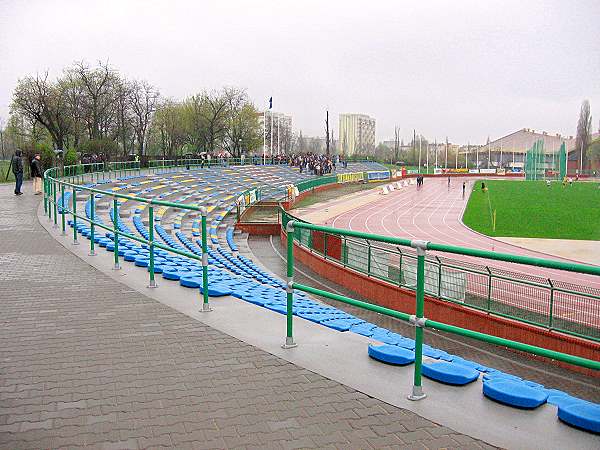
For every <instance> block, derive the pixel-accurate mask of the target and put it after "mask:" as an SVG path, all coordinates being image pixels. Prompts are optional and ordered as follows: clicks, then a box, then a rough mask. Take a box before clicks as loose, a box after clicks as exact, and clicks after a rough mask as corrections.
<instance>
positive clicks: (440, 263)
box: [435, 255, 442, 298]
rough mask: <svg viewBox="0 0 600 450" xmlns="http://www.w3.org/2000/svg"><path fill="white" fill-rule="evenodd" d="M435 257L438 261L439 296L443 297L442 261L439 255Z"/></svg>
mask: <svg viewBox="0 0 600 450" xmlns="http://www.w3.org/2000/svg"><path fill="white" fill-rule="evenodd" d="M435 259H436V260H437V262H438V298H442V261H440V258H439V257H438V256H437V255H436V256H435Z"/></svg>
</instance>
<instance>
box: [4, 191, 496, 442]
mask: <svg viewBox="0 0 600 450" xmlns="http://www.w3.org/2000/svg"><path fill="white" fill-rule="evenodd" d="M25 190H26V192H31V189H30V186H29V185H26V186H25ZM11 192H12V186H10V185H0V301H1V307H2V314H1V316H0V317H1V321H2V326H1V328H0V448H6V449H21V448H60V447H68V448H78V447H83V446H86V448H90V447H91V448H103V449H111V448H115V449H120V448H156V447H160V446H166V447H176V448H235V447H242V448H307V447H318V448H323V447H332V448H344V449H346V448H386V447H389V448H430V449H437V448H463V449H464V448H489V447H490V446H488V445H487V444H485V443H483V442H481V441H476V440H474V439H472V438H470V437H468V436H465V435H461V434H457V433H455V432H454V431H453V430H451V429H449V428H446V427H443V426H440V425H438V424H435V423H433V422H430V421H428V420H425V419H423V418H421V417H419V416H418V415H416V414H414V413H412V412H410V411H407V410H404V409H400V408H396V407H393V406H390V405H388V404H386V403H383V402H381V401H379V400H376V399H373V398H370V397H368V396H367V395H365V394H362V393H360V392H357V391H355V390H353V389H350V388H348V387H346V386H343V385H341V384H339V383H337V382H334V381H331V380H329V379H326V378H324V377H322V376H320V375H318V374H315V373H312V372H310V371H308V370H306V369H303V368H300V367H297V366H295V365H293V364H290V363H288V362H286V361H284V360H282V359H280V358H277V357H275V356H273V355H271V354H269V353H266V352H264V351H261V350H258V349H256V348H254V347H252V346H250V345H248V344H245V343H244V342H241V341H239V340H236V339H234V338H232V337H230V336H228V335H226V334H224V333H221V332H219V331H217V330H215V329H212V328H210V327H208V326H206V325H204V324H202V323H199V322H197V321H195V320H193V319H191V318H190V317H188V316H185V315H183V314H181V313H178V312H176V311H174V310H172V309H170V308H169V307H167V306H165V305H162V304H161V303H158V302H156V301H154V300H151V299H149V298H147V297H145V296H144V295H142V294H140V293H138V292H136V291H133V290H131V289H129V288H128V287H127V286H125V285H122V284H118V283H116V282H114V281H113V280H112V279H110V278H109V277H108V276H106V275H104V274H102V273H101V272H99V271H97V270H96V269H94V268H92V267H91V266H89V265H86V264H85V263H84V262H82V261H81V260H79V259H78V258H77V257H75V256H74V255H72V254H71V253H69V252H68V251H66V250H65V249H64V248H63V247H62V246H61V245H60V244H59V243H58V242H56V241H55V240H54V239H52V238H51V237H50V236H49V235H48V234H47V233H46V231H45V230H44V229H43V228H42V227H41V225H40V224H39V223H38V219H37V216H36V214H35V209H36V207H37V205H38V202H39V201H40V198H39V197H34V196H32V195H30V194H27V195H24V196H21V197H15V196H13V195H11ZM43 220H45V219H43Z"/></svg>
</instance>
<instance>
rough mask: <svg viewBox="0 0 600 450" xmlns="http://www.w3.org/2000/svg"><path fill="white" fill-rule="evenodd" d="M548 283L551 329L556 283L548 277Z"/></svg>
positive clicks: (549, 323)
mask: <svg viewBox="0 0 600 450" xmlns="http://www.w3.org/2000/svg"><path fill="white" fill-rule="evenodd" d="M548 284H549V285H550V311H549V312H548V315H549V317H548V329H549V330H551V329H552V325H553V322H554V284H553V283H552V280H551V279H550V278H548Z"/></svg>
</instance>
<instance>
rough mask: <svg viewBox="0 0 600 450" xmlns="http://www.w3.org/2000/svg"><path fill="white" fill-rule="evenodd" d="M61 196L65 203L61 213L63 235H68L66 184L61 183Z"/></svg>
mask: <svg viewBox="0 0 600 450" xmlns="http://www.w3.org/2000/svg"><path fill="white" fill-rule="evenodd" d="M60 197H61V198H62V203H63V208H62V212H61V214H60V219H61V222H62V235H63V236H66V235H67V227H66V226H65V205H64V202H65V185H64V184H61V185H60Z"/></svg>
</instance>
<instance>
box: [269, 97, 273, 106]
mask: <svg viewBox="0 0 600 450" xmlns="http://www.w3.org/2000/svg"><path fill="white" fill-rule="evenodd" d="M269 109H273V97H269Z"/></svg>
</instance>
